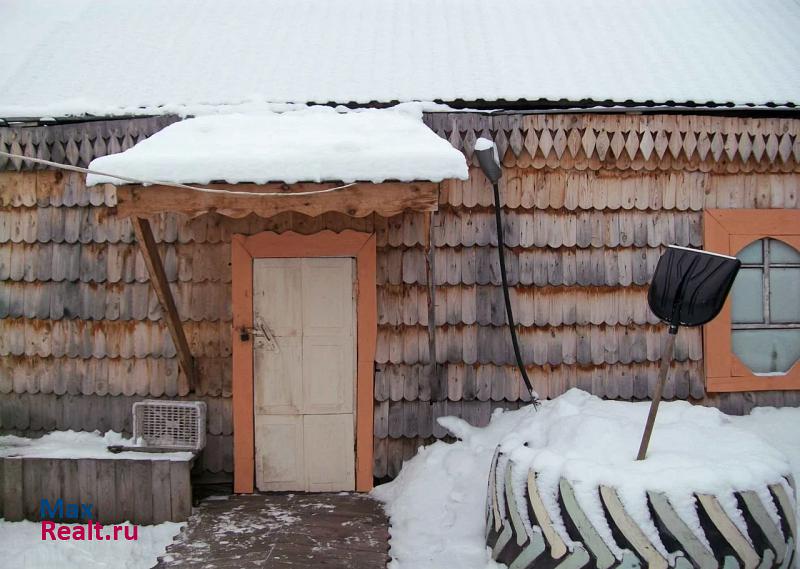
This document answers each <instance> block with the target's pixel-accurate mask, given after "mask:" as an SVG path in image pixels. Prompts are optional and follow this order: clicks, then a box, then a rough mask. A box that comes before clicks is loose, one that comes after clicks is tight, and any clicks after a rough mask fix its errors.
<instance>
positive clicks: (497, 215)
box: [492, 182, 539, 406]
mask: <svg viewBox="0 0 800 569" xmlns="http://www.w3.org/2000/svg"><path fill="white" fill-rule="evenodd" d="M492 189H493V190H494V220H495V223H496V224H497V254H498V256H499V257H500V280H501V281H502V283H503V299H504V300H505V303H506V317H507V318H508V327H509V329H510V330H511V344H512V345H513V346H514V356H515V357H516V359H517V367H518V368H519V372H520V374H522V381H524V382H525V387H527V388H528V392H529V393H530V394H531V398H532V400H533V404H534V405H535V406H538V405H539V399H538V398H537V397H536V392H535V391H534V390H533V385H531V380H530V378H528V372H527V371H525V364H523V363H522V354H521V353H520V351H519V340H517V325H516V324H515V322H514V313H513V312H512V310H511V296H510V295H509V293H508V275H507V274H506V254H505V248H506V246H505V242H504V240H503V218H502V215H501V212H500V188H499V187H498V184H497V182H494V183H493V184H492Z"/></svg>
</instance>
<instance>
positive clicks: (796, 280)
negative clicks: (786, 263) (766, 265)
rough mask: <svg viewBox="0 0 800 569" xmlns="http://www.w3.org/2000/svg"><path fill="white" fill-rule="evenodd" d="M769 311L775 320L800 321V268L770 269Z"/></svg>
mask: <svg viewBox="0 0 800 569" xmlns="http://www.w3.org/2000/svg"><path fill="white" fill-rule="evenodd" d="M769 279H770V281H769V288H770V291H769V312H770V317H771V320H772V321H773V322H800V269H770V271H769Z"/></svg>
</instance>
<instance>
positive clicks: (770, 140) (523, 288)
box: [0, 113, 800, 478]
mask: <svg viewBox="0 0 800 569" xmlns="http://www.w3.org/2000/svg"><path fill="white" fill-rule="evenodd" d="M142 120H152V119H142ZM426 121H427V122H428V124H429V125H430V126H431V127H432V128H433V129H434V130H436V131H437V132H438V133H439V134H440V135H441V136H443V137H445V138H447V139H448V140H450V141H451V142H452V143H454V144H455V145H456V146H457V147H459V148H460V149H462V150H463V151H464V152H465V154H467V156H468V157H469V158H470V159H472V156H471V154H472V146H473V145H474V141H475V139H476V138H477V137H478V136H491V137H493V138H495V139H497V140H498V143H499V145H500V147H501V149H502V150H503V151H504V164H505V166H506V170H505V173H504V181H503V187H502V193H503V200H504V214H505V227H504V235H505V238H506V242H507V244H508V246H509V252H508V260H509V271H510V279H511V282H512V286H513V290H512V300H513V302H514V304H515V307H516V317H517V319H518V321H519V324H520V326H521V329H520V339H521V343H522V348H523V355H524V357H525V359H526V361H527V363H528V365H529V374H530V375H531V378H532V379H533V382H534V384H535V387H536V389H537V390H538V392H539V394H540V395H541V396H542V397H554V396H557V395H558V394H560V393H563V392H564V391H565V390H566V389H569V388H570V387H580V388H583V389H586V390H589V391H592V392H593V393H595V394H597V395H599V396H603V397H609V398H619V399H643V398H647V397H648V396H649V395H650V393H651V390H652V387H653V384H654V381H655V377H656V373H657V365H658V359H659V357H660V354H661V349H662V342H663V328H662V327H661V326H660V325H659V324H658V322H657V321H656V320H655V318H654V317H653V315H652V314H651V313H650V312H649V310H648V309H647V305H646V291H647V283H648V282H649V280H650V276H651V275H652V272H653V269H654V268H655V265H656V262H657V261H658V257H659V255H660V254H661V252H662V250H663V247H664V246H665V245H667V244H673V243H674V244H679V245H685V246H693V247H699V246H702V235H703V234H702V210H703V209H704V208H706V207H715V208H725V207H738V208H770V207H772V208H774V207H793V208H796V207H799V206H800V197H798V193H800V175H799V174H798V162H799V160H798V157H800V141H799V140H798V122H800V121H790V120H783V119H769V120H767V119H749V120H748V119H721V118H710V117H683V116H655V117H647V116H627V115H621V116H616V115H613V116H601V115H595V116H591V115H547V116H545V115H531V116H522V115H499V116H485V115H477V114H468V113H457V114H455V113H454V114H436V115H428V116H427V117H426ZM128 122H133V121H128ZM76 128H77V127H76ZM125 128H128V127H125V126H124V125H120V126H118V129H122V130H125ZM130 128H133V127H130ZM137 128H143V127H141V126H139V127H137ZM8 130H12V129H8ZM19 130H24V129H16V130H15V134H14V137H16V138H17V139H21V138H24V137H25V136H27V135H25V134H24V133H23V134H19V133H18V132H17V131H19ZM0 131H2V129H0ZM75 132H76V133H79V134H80V132H81V131H80V129H78V130H76V131H75ZM0 134H2V133H0ZM2 136H3V137H4V138H0V144H6V147H7V146H8V145H7V143H5V142H3V141H4V140H8V139H9V138H10V135H9V134H8V132H6V133H5V134H2ZM81 136H83V135H81ZM86 136H88V135H86ZM31 144H32V143H31ZM78 147H79V148H84V147H83V146H80V145H78ZM91 147H92V149H95V145H94V144H93V145H92V146H91ZM26 148H27V147H26ZM87 148H88V147H87ZM34 150H35V145H34V146H33V147H32V149H31V150H28V151H29V152H33V151H34ZM100 150H102V147H100ZM1 167H2V165H0V168H1ZM5 167H6V168H7V169H16V166H15V165H14V164H12V163H10V162H8V163H6V164H5ZM0 199H1V200H2V201H1V202H0V281H2V282H1V283H0V317H1V318H2V320H0V421H2V423H1V424H0V429H2V430H4V431H24V432H28V433H36V432H38V433H41V432H45V431H47V430H52V429H54V428H57V429H64V428H73V429H100V430H105V429H109V428H113V429H116V430H120V429H121V430H129V428H130V426H129V422H130V405H131V404H132V403H133V402H134V401H136V400H140V399H141V398H144V397H170V398H201V399H203V400H205V401H207V402H208V403H209V414H208V416H209V425H208V432H209V437H208V439H209V447H208V451H207V452H206V453H205V457H204V466H205V468H206V469H207V470H210V471H212V472H219V471H228V472H229V471H230V470H231V468H232V463H231V455H232V449H231V436H230V435H231V432H232V426H231V417H230V415H231V408H230V389H231V377H230V374H231V359H230V353H231V345H230V343H231V336H230V321H231V314H230V312H231V306H230V281H231V275H230V249H229V242H230V236H231V234H233V233H245V234H252V233H257V232H259V231H265V230H270V231H277V232H282V231H286V230H293V231H296V232H299V233H313V232H315V231H319V230H322V229H331V230H334V231H341V230H342V229H355V230H361V231H375V232H376V234H377V240H378V283H377V284H378V325H379V330H378V345H377V353H376V358H375V359H376V369H377V374H376V383H375V423H374V434H375V475H376V476H377V477H379V478H383V477H386V476H393V475H395V474H396V473H397V472H398V470H399V468H400V466H401V465H402V461H403V459H404V458H408V457H409V456H411V455H413V454H414V452H415V451H416V448H417V446H418V445H420V444H424V443H426V442H430V441H432V440H435V439H436V438H442V437H444V436H445V434H446V433H445V430H444V429H443V428H442V427H441V426H439V425H438V423H437V422H436V418H437V417H440V416H443V415H459V416H461V417H463V418H464V419H466V420H467V421H469V422H471V423H473V424H479V425H480V424H485V423H486V422H488V420H489V417H490V415H491V413H492V411H493V409H495V408H498V407H502V408H516V407H518V406H519V405H521V404H525V402H526V401H527V400H528V399H529V398H528V396H527V394H526V393H525V390H524V388H523V387H522V383H521V381H520V379H519V377H518V373H517V371H516V369H515V367H514V365H513V362H514V360H513V354H512V352H511V350H510V345H509V341H508V334H507V330H506V329H505V315H504V311H503V304H502V294H501V291H500V288H499V268H498V265H497V251H496V238H495V236H494V235H495V228H494V219H493V213H492V207H491V204H492V202H491V191H490V188H489V187H488V185H487V184H486V182H485V180H484V179H483V177H482V175H481V174H480V172H479V171H478V170H477V169H476V168H474V165H473V169H472V170H471V177H470V179H469V180H468V181H466V182H446V183H445V184H443V187H442V193H441V198H440V211H439V212H438V213H436V214H434V215H433V218H432V220H431V221H432V229H431V231H430V234H429V233H428V226H427V224H426V219H425V216H426V215H428V214H417V213H408V214H404V215H399V216H395V217H393V218H389V219H386V218H381V217H377V216H368V217H366V218H360V219H353V218H348V217H346V216H344V215H341V214H325V215H323V216H320V217H317V218H309V217H306V216H304V215H300V214H296V213H287V214H281V215H279V216H276V217H272V218H269V219H261V218H257V217H254V216H250V217H246V218H243V219H236V220H231V219H226V218H223V217H221V216H217V215H205V216H201V217H198V218H195V219H188V218H185V217H182V216H178V215H172V214H167V215H161V216H158V217H157V218H155V219H153V229H154V232H155V234H156V238H157V240H158V241H159V243H160V245H159V246H160V247H161V253H162V256H163V258H164V261H165V267H166V272H167V276H168V279H169V280H170V282H171V283H172V286H173V289H174V293H175V297H176V300H177V303H178V309H179V312H180V315H181V318H182V320H183V321H184V324H185V327H186V331H187V337H188V340H189V342H190V345H191V348H192V352H193V354H194V355H195V357H196V358H197V361H198V366H199V375H200V380H199V384H198V386H197V389H196V391H195V392H193V393H190V392H189V391H188V385H187V382H186V380H185V378H184V377H183V376H182V374H181V373H180V372H179V370H178V365H177V360H176V357H175V349H174V346H173V345H172V343H171V340H170V337H169V334H168V333H167V330H166V326H165V325H164V323H163V322H162V321H161V315H160V309H159V307H158V303H157V300H156V298H155V295H154V293H153V292H152V290H151V289H150V286H149V283H148V282H147V272H146V270H145V267H144V264H143V262H142V259H141V255H140V253H139V252H138V250H137V248H136V244H135V242H134V236H133V231H132V228H131V226H130V224H129V222H128V221H127V220H123V219H120V218H118V217H116V216H115V214H114V209H113V207H114V205H115V203H116V201H115V193H114V190H113V188H109V187H99V188H92V189H86V188H85V187H84V186H83V184H82V181H81V177H80V176H78V175H75V176H73V175H62V174H57V173H54V172H51V171H40V172H27V173H26V172H21V173H16V172H15V173H11V172H9V173H4V174H2V173H0ZM429 240H430V245H431V246H432V253H430V254H429ZM431 281H432V283H431ZM431 284H432V285H433V287H432V288H433V291H434V295H435V296H434V308H433V311H432V317H433V319H434V324H435V327H434V328H435V334H436V338H435V346H436V354H435V358H433V357H432V354H431V353H430V347H431V345H432V342H431V341H430V339H429V337H428V330H429V308H428V300H429V290H430V288H431V287H430V286H429V285H431ZM434 359H435V362H436V364H437V365H434ZM665 395H666V396H667V397H669V398H681V399H689V400H692V401H695V402H703V403H706V404H712V405H716V406H719V407H721V408H723V409H724V410H726V411H729V412H734V413H741V412H746V411H747V410H748V409H749V408H750V407H752V406H753V405H756V404H762V405H763V404H769V405H798V404H800V397H798V393H797V392H761V393H748V394H728V395H724V396H717V395H710V394H706V393H705V389H704V379H703V353H702V343H701V333H700V331H699V330H689V329H683V330H682V331H681V333H680V335H679V337H678V342H677V346H676V361H675V363H674V364H673V374H672V379H671V380H670V382H669V384H668V386H667V390H666V393H665Z"/></svg>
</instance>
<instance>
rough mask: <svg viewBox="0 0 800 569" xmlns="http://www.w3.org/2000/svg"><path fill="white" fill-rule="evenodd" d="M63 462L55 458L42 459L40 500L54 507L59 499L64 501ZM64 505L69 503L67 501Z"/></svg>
mask: <svg viewBox="0 0 800 569" xmlns="http://www.w3.org/2000/svg"><path fill="white" fill-rule="evenodd" d="M60 462H61V460H59V459H54V458H43V459H40V465H41V476H42V479H41V494H40V496H39V500H45V499H46V500H47V501H48V503H49V504H50V505H51V506H52V505H53V504H55V503H56V501H57V500H59V499H62V500H63V499H64V492H63V484H62V478H61V469H60V465H59V463H60ZM64 503H65V504H66V503H68V502H67V501H66V500H65V501H64Z"/></svg>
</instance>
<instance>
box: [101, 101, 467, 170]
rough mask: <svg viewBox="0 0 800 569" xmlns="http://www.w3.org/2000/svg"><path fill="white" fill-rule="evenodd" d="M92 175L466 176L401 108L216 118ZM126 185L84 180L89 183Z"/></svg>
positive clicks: (450, 151) (166, 133)
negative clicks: (100, 173) (106, 173)
mask: <svg viewBox="0 0 800 569" xmlns="http://www.w3.org/2000/svg"><path fill="white" fill-rule="evenodd" d="M89 167H90V168H91V169H93V170H99V171H101V172H108V173H111V174H119V175H122V176H127V177H129V178H136V179H140V180H146V181H150V180H152V181H159V182H180V183H199V184H208V183H209V182H212V181H225V182H229V183H233V184H235V183H238V182H253V183H256V184H264V183H267V182H287V183H295V182H324V181H344V182H356V181H360V182H366V181H368V182H376V183H377V182H384V181H387V180H399V181H403V182H411V181H422V180H428V181H434V182H438V181H441V180H443V179H446V178H459V179H466V178H467V175H468V174H467V163H466V159H465V158H464V156H463V155H462V154H461V153H460V152H459V151H458V150H456V149H455V148H453V147H452V146H451V145H450V143H449V142H447V141H446V140H444V139H442V138H440V137H439V136H438V135H437V134H436V133H434V132H433V131H432V130H430V129H429V128H428V127H427V126H425V124H424V123H423V122H422V113H421V111H420V110H419V109H417V108H415V107H413V106H404V107H403V109H402V110H394V109H389V110H377V109H368V110H363V111H355V112H339V111H338V110H336V109H332V108H329V107H309V108H307V109H304V110H299V111H291V112H286V113H261V114H230V115H213V116H205V117H198V118H193V119H187V120H184V121H181V122H178V123H174V124H172V125H170V126H168V127H167V128H165V129H164V130H162V131H160V132H158V133H156V134H154V135H153V136H152V137H150V138H148V139H146V140H144V141H142V142H140V143H139V144H137V145H136V146H134V147H133V148H130V149H128V150H126V151H125V152H122V153H121V154H113V155H110V156H103V157H101V158H97V159H95V160H93V161H92V163H91V164H90V166H89ZM100 183H112V184H121V183H125V182H123V181H121V180H118V179H115V178H111V177H106V176H100V175H94V174H89V175H88V177H87V184H88V185H92V184H100Z"/></svg>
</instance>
